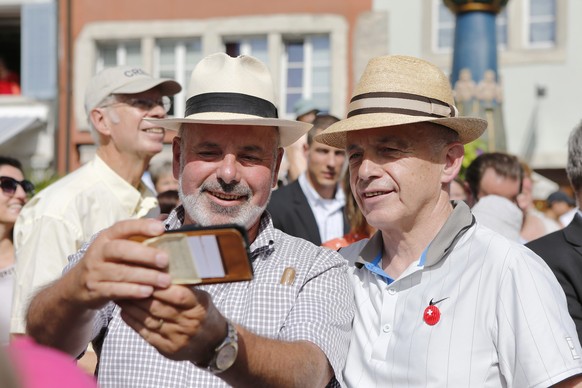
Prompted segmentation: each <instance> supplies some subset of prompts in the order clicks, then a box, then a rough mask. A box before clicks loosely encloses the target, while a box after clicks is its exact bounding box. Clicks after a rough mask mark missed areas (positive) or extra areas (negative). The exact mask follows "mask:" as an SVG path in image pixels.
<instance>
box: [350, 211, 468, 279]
mask: <svg viewBox="0 0 582 388" xmlns="http://www.w3.org/2000/svg"><path fill="white" fill-rule="evenodd" d="M452 205H453V212H452V213H451V215H450V216H449V218H448V219H447V221H446V222H445V224H444V225H443V227H442V228H441V229H440V230H439V232H438V233H437V235H436V236H435V238H434V239H433V240H432V241H431V242H430V244H429V245H428V248H427V249H426V250H425V251H426V253H425V262H424V265H425V266H427V267H429V266H432V265H435V264H436V263H438V262H439V261H441V260H442V259H444V258H445V257H446V256H447V255H448V254H449V253H450V252H451V250H452V249H453V247H454V246H455V244H456V243H457V241H459V239H460V238H461V237H462V236H463V235H464V234H465V232H466V231H467V230H469V228H470V227H471V226H473V225H474V224H475V217H473V214H471V210H470V209H469V206H467V204H466V203H465V202H463V201H452ZM382 249H383V241H382V232H381V231H377V232H376V233H375V234H374V235H373V236H372V237H371V238H370V240H369V241H368V243H366V245H365V246H364V248H363V249H362V251H361V252H360V255H359V257H358V259H357V260H356V262H355V263H354V264H355V266H356V267H357V268H362V267H363V266H364V265H365V264H366V263H373V262H374V259H375V258H376V257H377V255H378V252H380V251H381V250H382Z"/></svg>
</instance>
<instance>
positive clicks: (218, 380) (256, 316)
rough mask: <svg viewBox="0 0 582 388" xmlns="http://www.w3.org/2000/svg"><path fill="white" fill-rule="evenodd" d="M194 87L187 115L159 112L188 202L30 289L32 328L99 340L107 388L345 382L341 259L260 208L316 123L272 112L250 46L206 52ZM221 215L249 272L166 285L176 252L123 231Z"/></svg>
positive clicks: (61, 342)
mask: <svg viewBox="0 0 582 388" xmlns="http://www.w3.org/2000/svg"><path fill="white" fill-rule="evenodd" d="M189 91H190V94H189V95H190V98H189V99H188V101H187V107H186V115H185V116H186V117H185V118H183V119H162V120H152V122H154V123H156V125H160V126H163V127H165V128H170V129H176V130H178V136H177V137H176V138H175V139H174V143H173V152H174V160H173V163H174V164H173V169H174V175H175V176H176V178H178V179H179V181H180V188H179V193H180V199H181V202H182V204H183V205H181V206H179V207H178V208H177V209H175V210H174V211H172V213H171V214H170V215H169V217H168V219H167V220H166V221H165V225H164V224H163V223H161V222H159V221H155V220H132V221H126V222H122V223H118V224H116V225H114V226H113V227H112V228H109V229H107V230H105V231H103V232H102V233H101V234H100V235H99V236H97V237H96V238H94V239H93V241H92V242H90V243H89V244H88V245H86V246H85V247H84V248H83V249H82V250H81V251H80V252H79V253H78V254H76V255H74V256H73V257H72V258H71V266H70V268H69V269H68V272H67V273H65V275H64V276H63V277H62V278H61V279H60V280H59V281H58V282H56V283H55V284H54V285H52V286H51V287H49V288H47V289H46V290H44V291H43V292H41V293H40V294H39V295H38V296H37V297H36V298H35V299H34V300H33V302H32V304H31V309H30V315H29V317H28V327H29V331H30V333H31V334H32V335H33V336H34V337H35V338H36V339H37V341H39V342H41V343H44V344H48V345H51V346H54V347H58V348H60V349H63V350H65V351H67V352H69V353H70V354H72V355H77V354H79V353H80V352H82V350H83V348H84V347H85V346H86V344H87V342H88V341H90V340H94V344H95V347H96V348H97V349H98V350H99V352H100V364H99V370H98V372H99V373H98V379H99V380H98V382H99V385H100V386H101V387H121V386H122V387H140V388H143V387H156V388H157V387H191V386H200V387H211V386H225V385H237V386H257V387H260V386H292V385H293V386H325V385H326V384H327V383H328V382H330V381H331V382H332V383H334V384H337V383H338V381H335V380H333V376H334V374H335V375H336V377H337V379H338V380H339V382H340V383H341V369H342V367H343V364H344V362H345V355H346V352H347V348H348V342H349V337H350V329H351V322H352V319H353V292H352V287H351V285H350V282H349V277H348V275H347V266H346V264H345V260H343V259H342V258H341V256H340V255H339V254H337V253H336V252H332V251H329V250H326V249H325V248H319V247H316V246H315V245H313V244H311V243H309V242H307V241H305V240H301V239H298V238H294V237H291V236H289V235H286V234H284V233H283V232H281V231H279V230H277V229H275V228H274V227H273V225H272V222H271V219H270V216H269V214H268V213H267V212H266V211H265V208H266V206H267V202H268V200H269V196H270V193H271V190H272V188H274V187H275V185H276V179H277V170H278V168H279V163H280V161H281V157H282V152H283V151H282V147H284V146H286V145H288V144H291V143H292V142H294V141H295V140H297V139H298V138H299V137H300V136H302V135H303V134H304V133H305V132H307V131H308V130H309V128H310V127H311V126H310V125H309V124H305V123H300V122H296V121H287V120H280V119H278V118H277V109H276V108H275V105H274V103H273V101H274V88H273V84H272V80H271V77H270V74H269V71H268V69H267V67H266V66H265V65H264V64H263V63H261V62H260V61H258V60H257V59H255V58H252V57H247V56H242V57H238V58H231V57H229V56H227V55H226V54H222V53H219V54H214V55H211V56H209V57H206V58H205V59H203V60H202V61H201V62H200V63H199V64H198V65H197V66H196V68H195V69H194V71H193V72H192V77H191V82H190V89H189ZM225 223H238V224H240V225H244V226H245V227H246V229H247V233H248V236H249V241H250V242H251V247H250V250H251V260H252V262H253V268H254V278H253V280H252V281H248V282H238V283H227V284H214V285H207V286H196V287H187V286H181V285H171V284H170V278H169V275H168V274H167V273H166V270H167V266H168V260H169V258H168V255H167V254H166V253H164V252H163V251H161V250H158V249H155V248H151V247H146V246H144V245H142V244H138V243H136V242H133V241H129V240H127V238H128V237H129V236H132V235H145V236H157V235H160V234H161V233H162V232H163V231H164V230H165V229H177V228H179V227H180V226H182V225H188V224H198V225H204V226H210V225H217V224H225ZM164 226H165V227H164ZM114 301H115V303H114Z"/></svg>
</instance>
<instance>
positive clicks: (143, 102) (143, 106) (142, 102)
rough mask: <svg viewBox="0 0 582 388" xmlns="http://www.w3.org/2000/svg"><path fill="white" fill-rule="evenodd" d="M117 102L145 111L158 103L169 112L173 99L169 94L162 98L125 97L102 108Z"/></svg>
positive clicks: (103, 106) (102, 106)
mask: <svg viewBox="0 0 582 388" xmlns="http://www.w3.org/2000/svg"><path fill="white" fill-rule="evenodd" d="M117 104H126V105H129V106H131V107H133V108H137V109H139V110H142V111H144V112H149V111H150V110H152V109H154V108H155V107H156V106H158V105H159V106H161V107H162V108H164V111H165V112H166V113H168V112H169V111H170V109H171V108H172V100H171V99H170V97H168V96H163V97H162V98H160V99H157V100H154V99H152V98H124V99H123V100H122V101H116V102H113V103H111V104H106V105H101V108H106V107H108V106H112V105H117Z"/></svg>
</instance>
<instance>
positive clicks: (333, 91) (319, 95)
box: [73, 14, 349, 131]
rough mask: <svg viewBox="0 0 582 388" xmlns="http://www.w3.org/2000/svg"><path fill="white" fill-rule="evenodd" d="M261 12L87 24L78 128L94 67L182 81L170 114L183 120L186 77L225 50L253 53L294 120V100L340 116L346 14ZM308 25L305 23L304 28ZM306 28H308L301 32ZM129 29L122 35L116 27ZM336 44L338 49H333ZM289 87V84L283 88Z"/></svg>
mask: <svg viewBox="0 0 582 388" xmlns="http://www.w3.org/2000/svg"><path fill="white" fill-rule="evenodd" d="M317 20H318V21H317V23H315V24H313V15H309V14H306V15H291V14H290V15H283V14H276V15H260V16H243V17H227V18H221V19H220V20H198V19H188V20H167V21H157V22H156V23H151V22H150V21H127V20H124V21H108V22H95V23H89V24H88V25H86V26H85V29H84V33H83V34H81V36H80V37H79V40H78V42H77V47H76V48H77V49H76V50H75V53H74V55H75V59H74V69H75V71H74V74H73V77H74V82H73V89H74V91H73V93H74V97H75V120H76V125H77V128H79V129H81V130H83V131H84V130H86V129H88V128H87V120H86V115H85V111H84V107H83V96H84V91H85V89H86V86H87V82H88V80H89V79H91V76H93V74H94V73H95V71H98V70H101V69H102V68H104V67H106V66H115V65H122V64H130V65H139V66H142V67H143V68H144V69H145V70H146V71H149V72H151V74H152V76H154V77H164V78H172V79H174V80H176V81H177V82H178V83H180V85H182V88H183V89H182V91H181V92H180V93H179V94H177V95H176V96H174V101H173V109H172V110H171V111H170V115H175V116H178V117H182V115H183V114H184V112H185V105H186V104H185V102H186V101H185V100H186V98H187V96H188V87H189V82H190V74H191V72H192V70H193V68H194V67H195V65H196V64H197V63H198V62H199V61H200V60H201V59H202V57H204V56H206V55H208V54H210V53H214V52H219V51H223V52H226V53H228V54H230V55H232V56H236V55H240V54H245V55H246V54H250V55H252V56H255V57H257V58H259V59H261V60H262V61H263V62H265V63H266V64H267V66H268V67H269V69H270V70H271V74H272V76H273V80H274V82H275V85H276V93H278V95H277V96H276V101H275V104H276V105H277V107H278V109H279V116H280V117H282V118H283V117H285V118H294V112H293V104H294V103H295V101H297V99H299V98H302V97H303V98H310V99H313V100H314V101H315V102H316V103H317V105H318V107H319V108H320V109H321V110H322V111H329V112H332V114H334V115H336V116H339V117H341V116H343V115H344V112H345V109H346V100H347V98H348V96H347V91H348V90H349V88H348V86H347V74H348V63H347V57H346V55H344V54H345V53H344V51H343V49H342V48H344V47H347V45H348V43H347V38H348V36H349V34H348V30H347V28H348V25H347V23H346V21H345V20H344V18H343V17H341V16H337V15H324V16H321V17H319V16H318V19H317ZM306 26H307V27H306ZM306 29H307V31H306ZM125 30H127V31H128V35H123V38H120V34H119V31H125ZM332 42H333V47H335V46H336V45H337V47H338V49H337V50H332V49H331V48H332ZM288 85H292V87H291V88H289V89H288Z"/></svg>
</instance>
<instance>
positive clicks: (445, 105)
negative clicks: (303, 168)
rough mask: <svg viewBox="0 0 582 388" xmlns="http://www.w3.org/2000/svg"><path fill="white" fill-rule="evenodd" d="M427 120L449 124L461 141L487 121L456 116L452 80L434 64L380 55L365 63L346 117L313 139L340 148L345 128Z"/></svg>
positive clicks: (472, 136)
mask: <svg viewBox="0 0 582 388" xmlns="http://www.w3.org/2000/svg"><path fill="white" fill-rule="evenodd" d="M419 122H431V123H436V124H440V125H443V126H445V127H448V128H451V129H452V130H454V131H456V132H457V133H458V134H459V137H460V141H461V142H462V143H463V144H466V143H469V142H471V141H473V140H475V139H477V138H478V137H479V136H481V134H482V133H483V131H485V129H486V128H487V121H486V120H483V119H480V118H476V117H458V111H457V108H456V107H455V105H454V100H453V91H452V89H451V84H450V82H449V80H448V79H447V77H446V76H445V74H444V73H443V72H442V71H441V70H440V69H439V68H438V67H436V66H434V65H433V64H431V63H429V62H426V61H423V60H421V59H418V58H414V57H407V56H397V55H394V56H382V57H376V58H373V59H371V60H370V62H368V65H367V66H366V69H365V70H364V74H363V75H362V77H361V78H360V81H359V82H358V84H357V85H356V88H355V90H354V96H353V97H352V99H351V101H350V105H349V108H348V115H347V118H346V119H344V120H341V121H339V122H337V123H335V124H333V125H331V126H329V127H328V128H327V129H325V130H324V131H323V132H321V133H320V134H319V135H317V136H316V137H315V140H316V141H318V142H321V143H324V144H327V145H330V146H333V147H338V148H344V147H345V145H346V134H347V132H348V131H357V130H360V129H369V128H380V127H391V126H396V125H403V124H412V123H419Z"/></svg>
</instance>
